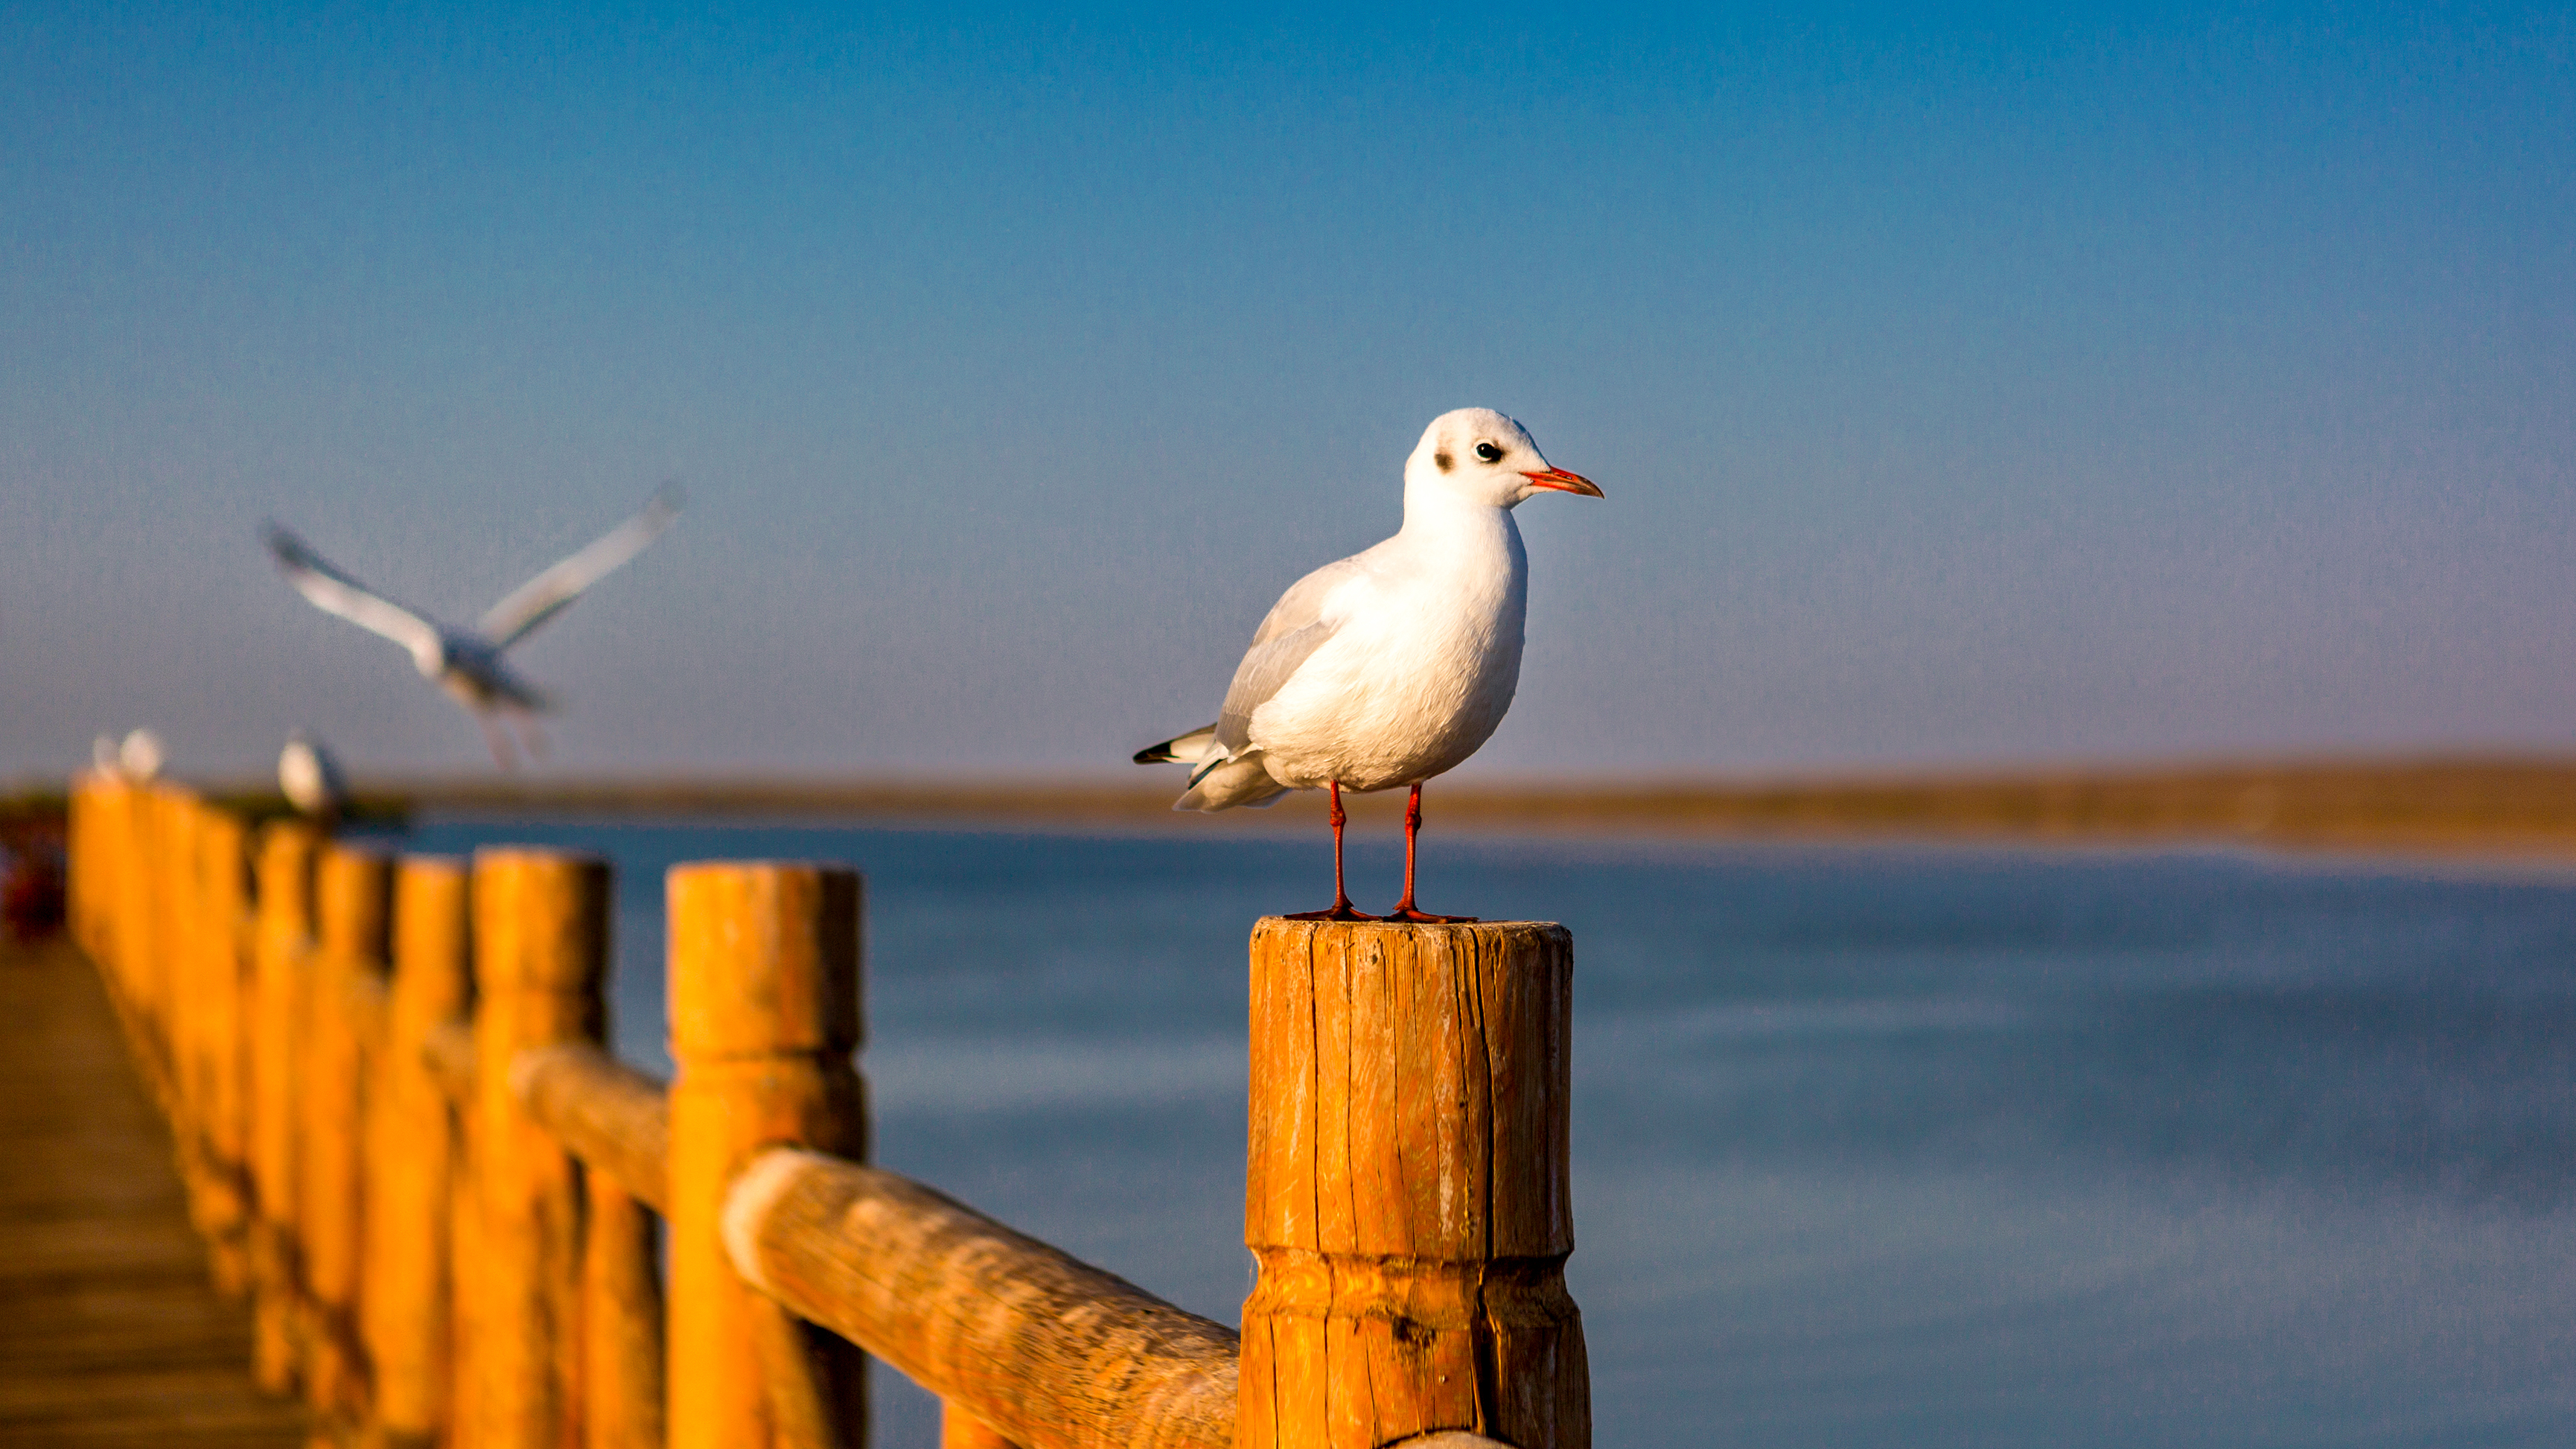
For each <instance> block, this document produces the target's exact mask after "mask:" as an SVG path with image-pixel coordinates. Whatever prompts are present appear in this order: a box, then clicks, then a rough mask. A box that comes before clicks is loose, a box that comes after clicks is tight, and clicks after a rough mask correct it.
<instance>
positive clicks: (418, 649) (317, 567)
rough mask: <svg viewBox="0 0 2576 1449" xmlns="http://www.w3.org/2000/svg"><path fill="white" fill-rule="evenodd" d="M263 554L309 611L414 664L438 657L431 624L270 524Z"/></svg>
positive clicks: (433, 626) (436, 635)
mask: <svg viewBox="0 0 2576 1449" xmlns="http://www.w3.org/2000/svg"><path fill="white" fill-rule="evenodd" d="M268 551H269V553H270V554H272V555H274V556H275V557H276V559H277V569H278V572H280V573H282V574H284V575H286V581H287V582H288V583H290V584H293V585H294V586H295V591H296V592H297V593H299V594H302V595H303V596H304V597H305V598H306V599H308V600H310V601H311V602H312V604H313V607H315V608H317V609H320V610H321V611H322V612H323V613H326V614H337V615H338V616H340V617H341V618H343V619H346V620H348V621H349V622H350V623H352V624H355V625H357V626H359V627H360V628H362V629H367V630H370V631H372V632H374V633H378V634H382V635H383V636H385V637H386V638H388V639H391V640H392V641H394V642H395V643H397V644H400V645H401V646H402V647H403V648H405V649H407V650H409V651H411V655H412V657H413V658H414V659H421V658H429V659H435V658H437V657H438V655H439V653H440V651H441V649H442V648H443V646H442V644H441V643H440V640H439V637H438V626H437V625H436V624H433V623H431V622H430V621H429V620H427V619H425V618H422V617H421V616H420V615H418V614H416V613H413V612H412V611H411V610H409V609H406V608H404V607H403V606H402V605H400V604H397V603H395V602H394V601H392V600H391V599H388V598H385V597H384V596H383V595H381V594H378V593H376V592H375V591H374V590H372V589H369V588H368V587H367V586H366V585H365V584H362V583H359V582H358V581H357V580H356V579H353V578H351V577H349V576H348V575H347V574H344V573H342V572H340V571H339V570H338V569H336V568H333V567H332V566H331V564H330V561H329V560H327V559H325V558H323V557H322V555H320V554H318V553H315V552H314V551H313V550H312V549H311V548H310V547H308V546H306V544H305V542H304V540H302V539H300V538H297V537H296V536H295V535H294V534H292V533H289V532H287V531H286V530H285V529H283V528H280V527H278V526H277V525H276V524H274V523H272V524H270V525H269V526H268Z"/></svg>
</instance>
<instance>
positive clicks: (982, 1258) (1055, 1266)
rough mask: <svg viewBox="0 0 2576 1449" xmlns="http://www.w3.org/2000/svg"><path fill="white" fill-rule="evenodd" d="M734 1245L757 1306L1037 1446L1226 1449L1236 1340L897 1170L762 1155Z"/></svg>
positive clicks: (744, 1193)
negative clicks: (766, 1305)
mask: <svg viewBox="0 0 2576 1449" xmlns="http://www.w3.org/2000/svg"><path fill="white" fill-rule="evenodd" d="M727 1236H728V1238H729V1240H730V1247H731V1251H732V1254H733V1261H734V1264H735V1265H736V1266H737V1267H738V1268H739V1269H741V1271H742V1273H743V1275H744V1277H746V1278H748V1279H749V1280H750V1281H752V1282H753V1283H755V1284H756V1285H757V1286H758V1287H759V1289H760V1291H761V1292H763V1293H766V1294H768V1295H769V1296H770V1297H772V1298H775V1299H776V1300H777V1301H778V1302H780V1303H783V1304H785V1305H786V1306H787V1307H789V1308H791V1309H793V1310H794V1311H795V1312H796V1313H798V1314H799V1315H801V1316H803V1317H805V1318H807V1319H810V1320H811V1321H813V1322H815V1323H819V1324H822V1325H823V1326H825V1327H827V1328H830V1329H832V1330H833V1331H834V1332H836V1333H839V1334H841V1335H843V1336H844V1337H847V1338H849V1339H851V1340H853V1341H854V1342H856V1343H858V1344H860V1345H861V1346H863V1347H865V1348H866V1349H867V1350H868V1351H869V1352H870V1353H872V1354H875V1355H876V1356H877V1357H879V1358H882V1359H884V1360H885V1361H886V1362H888V1363H890V1364H892V1365H894V1366H895V1367H896V1368H898V1369H901V1370H902V1371H903V1372H904V1373H905V1374H906V1375H908V1376H909V1377H910V1378H911V1379H912V1380H913V1381H914V1382H916V1383H918V1384H920V1385H921V1386H922V1387H924V1388H926V1389H928V1390H930V1391H931V1392H932V1393H934V1394H937V1395H939V1396H940V1397H941V1398H942V1399H944V1400H947V1401H948V1402H949V1403H951V1404H953V1405H955V1406H957V1407H958V1408H961V1409H963V1410H964V1411H965V1412H966V1413H968V1414H970V1415H972V1416H973V1417H975V1418H976V1419H979V1420H981V1421H983V1422H984V1423H985V1424H988V1425H990V1426H992V1427H993V1428H994V1429H996V1430H998V1431H999V1432H1000V1433H1001V1434H1002V1435H1003V1436H1004V1437H1005V1438H1006V1439H1007V1440H1009V1441H1011V1442H1014V1443H1019V1444H1024V1445H1027V1446H1030V1449H1111V1446H1135V1449H1176V1446H1183V1445H1187V1446H1197V1449H1214V1446H1222V1445H1227V1444H1231V1443H1232V1442H1234V1415H1235V1406H1234V1389H1235V1335H1234V1334H1233V1333H1232V1332H1231V1331H1230V1330H1228V1329H1227V1328H1226V1327H1225V1326H1224V1325H1222V1324H1218V1323H1212V1322H1209V1321H1208V1320H1207V1319H1204V1318H1200V1317H1198V1316H1197V1315H1195V1314H1191V1313H1185V1312H1183V1311H1181V1310H1180V1309H1178V1308H1175V1307H1173V1306H1172V1305H1171V1304H1168V1303H1165V1302H1164V1301H1162V1300H1161V1299H1159V1298H1156V1297H1155V1296H1153V1295H1152V1294H1150V1293H1147V1292H1145V1291H1144V1290H1143V1289H1141V1288H1138V1287H1136V1286H1135V1285H1134V1284H1132V1283H1129V1282H1127V1281H1126V1280H1124V1279H1121V1278H1119V1277H1116V1276H1115V1275H1113V1274H1110V1273H1106V1272H1103V1271H1102V1270H1100V1269H1098V1268H1095V1267H1092V1266H1091V1265H1090V1264H1088V1263H1084V1262H1082V1261H1080V1260H1078V1259H1076V1258H1074V1257H1072V1256H1070V1255H1069V1254H1067V1253H1065V1252H1063V1251H1061V1250H1060V1249H1057V1248H1053V1247H1050V1246H1048V1245H1047V1244H1045V1243H1041V1242H1039V1241H1037V1240H1036V1239H1034V1238H1030V1237H1028V1236H1026V1235H1024V1234H1021V1233H1018V1232H1014V1231H1012V1230H1011V1229H1009V1228H1006V1227H1004V1226H1002V1225H1001V1224H1000V1223H997V1222H994V1221H993V1220H992V1219H990V1218H987V1217H985V1216H984V1215H983V1214H981V1213H978V1212H976V1211H975V1210H974V1209H973V1208H970V1207H967V1206H966V1205H964V1204H962V1203H959V1202H957V1201H955V1200H954V1199H952V1198H949V1197H947V1196H945V1195H943V1194H941V1193H939V1192H936V1191H934V1190H932V1189H930V1188H927V1187H924V1186H922V1185H921V1184H920V1183H917V1182H913V1181H911V1180H910V1179H908V1178H905V1177H902V1176H899V1175H897V1174H895V1173H891V1172H883V1171H880V1170H878V1169H875V1168H871V1167H863V1166H860V1165H858V1164H856V1163H850V1162H842V1161H838V1160H836V1159H834V1158H830V1157H825V1156H822V1155H821V1154H818V1153H811V1152H801V1151H794V1150H788V1149H775V1150H772V1151H769V1152H766V1153H763V1154H762V1155H761V1156H760V1157H759V1158H758V1159H757V1160H756V1161H755V1163H754V1164H753V1166H752V1167H751V1168H750V1170H749V1171H747V1172H746V1173H745V1174H744V1176H743V1177H742V1179H741V1180H740V1181H739V1182H738V1183H737V1185H736V1187H735V1189H734V1194H733V1200H732V1203H731V1208H730V1213H729V1222H728V1227H727Z"/></svg>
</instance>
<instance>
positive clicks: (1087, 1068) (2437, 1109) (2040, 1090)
mask: <svg viewBox="0 0 2576 1449" xmlns="http://www.w3.org/2000/svg"><path fill="white" fill-rule="evenodd" d="M500 842H513V843H526V844H543V845H558V846H568V847H578V848H582V849H588V850H594V851H598V852H601V853H603V854H605V855H607V856H609V857H611V858H612V859H613V860H614V861H615V862H616V864H617V867H618V879H619V887H620V898H619V904H618V912H617V931H618V940H617V947H616V950H617V968H616V976H615V980H614V992H615V1002H616V1019H615V1022H614V1027H613V1029H614V1033H615V1038H616V1043H617V1047H618V1050H619V1052H620V1054H621V1055H623V1056H626V1057H627V1058H629V1059H630V1060H633V1061H635V1062H637V1063H639V1064H641V1065H645V1066H648V1067H651V1068H653V1069H655V1070H657V1071H667V1070H668V1058H667V1056H666V1054H665V1052H664V1048H663V1044H662V1039H661V1038H662V1014H661V999H662V974H661V973H662V963H661V937H662V923H661V888H660V877H661V873H662V872H663V870H664V869H666V868H667V867H668V866H670V865H672V864H673V863H675V862H679V861H683V860H697V859H712V858H734V859H743V858H756V857H784V858H810V859H830V860H840V861H846V862H849V863H851V864H854V865H857V866H858V867H860V868H861V869H862V870H863V871H864V872H865V873H866V875H867V878H868V907H867V910H868V988H867V990H868V996H867V1010H868V1019H869V1033H870V1034H869V1042H868V1045H867V1048H866V1050H865V1053H864V1056H863V1058H862V1065H863V1066H864V1068H865V1069H866V1071H867V1074H868V1077H869V1079H870V1082H871V1084H872V1086H873V1089H874V1092H875V1107H876V1117H877V1120H876V1126H877V1134H878V1135H877V1143H878V1152H877V1156H878V1160H879V1161H881V1162H882V1163H884V1164H885V1165H887V1166H889V1167H892V1168H895V1169H897V1170H900V1171H902V1172H905V1173H908V1174H910V1175H912V1176H914V1177H917V1178H920V1179H922V1180H925V1181H927V1182H930V1183H932V1184H934V1185H936V1186H938V1187H940V1188H942V1189H944V1190H946V1191H948V1192H950V1193H952V1194H954V1195H956V1196H958V1197H961V1198H963V1199H964V1200H966V1201H968V1202H970V1203H973V1204H974V1205H975V1206H977V1207H978V1208H981V1209H983V1210H984V1211H986V1212H988V1213H990V1214H992V1215H993V1216H995V1217H997V1218H1000V1219H1001V1220H1003V1221H1005V1222H1007V1223H1010V1224H1012V1225H1013V1226H1015V1227H1018V1228H1021V1229H1023V1230H1025V1231H1028V1232H1031V1233H1034V1234H1036V1235H1037V1236H1039V1237H1042V1238H1045V1239H1047V1240H1048V1241H1051V1242H1053V1243H1056V1244H1058V1245H1059V1246H1061V1247H1064V1248H1066V1249H1067V1250H1069V1251H1071V1252H1073V1253H1075V1254H1077V1255H1079V1256H1081V1257H1083V1258H1086V1259H1089V1260H1090V1261H1092V1262H1094V1263H1098V1264H1100V1265H1102V1266H1104V1267H1107V1268H1109V1269H1111V1270H1113V1271H1115V1272H1118V1273H1120V1274H1122V1275H1124V1276H1126V1277H1127V1278H1129V1279H1131V1280H1133V1281H1135V1282H1137V1283H1139V1284H1142V1285H1144V1286H1145V1287H1147V1288H1149V1289H1152V1290H1153V1291H1155V1292H1157V1293H1160V1294H1162V1295H1164V1296H1165V1297H1168V1298H1170V1299H1171V1300H1172V1301H1174V1302H1176V1303H1179V1304H1180V1305H1182V1306H1183V1307H1185V1308H1189V1309H1191V1310H1193V1311H1195V1312H1199V1313H1203V1314H1206V1315H1207V1316H1209V1317H1211V1318H1216V1319H1220V1320H1223V1321H1226V1322H1228V1323H1232V1322H1235V1321H1237V1311H1238V1308H1239V1305H1240V1304H1241V1301H1242V1299H1243V1296H1244V1293H1245V1292H1246V1290H1247V1288H1248V1287H1249V1263H1250V1259H1249V1257H1248V1256H1247V1255H1246V1254H1245V1253H1244V1251H1243V1248H1242V1246H1241V1242H1242V1217H1241V1213H1242V1188H1243V1120H1242V1118H1243V1061H1244V1040H1243V1033H1244V1013H1245V1006H1244V942H1245V937H1246V935H1247V933H1248V931H1249V929H1250V927H1251V924H1252V922H1253V920H1254V919H1255V918H1256V917H1258V916H1260V915H1262V914H1265V913H1269V912H1275V911H1280V910H1295V909H1312V908H1314V907H1316V906H1319V905H1322V904H1324V903H1325V902H1326V900H1327V898H1328V896H1329V887H1330V884H1331V876H1330V856H1329V847H1328V845H1327V843H1326V842H1325V841H1324V840H1323V839H1322V838H1321V832H1318V838H1317V839H1315V840H1312V841H1307V840H1302V839H1290V838H1282V837H1278V836H1267V835H1265V836H1246V835H1243V834H1240V833H1236V832H1233V831H1229V830H1225V829H1222V828H1213V829H1209V830H1206V831H1204V832H1194V833H1177V832H1176V833H1171V834H1151V835H1143V834H1140V835H1133V836H1077V835H1065V834H1025V833H1002V832H970V831H957V830H890V829H848V828H833V827H804V826H778V825H742V826H733V825H710V824H706V823H690V824H685V825H667V826H663V825H614V826H604V825H597V824H561V823H509V824H495V823H489V822H469V821H452V822H431V823H427V824H424V825H423V826H422V827H421V828H419V829H418V830H416V831H415V832H414V834H413V836H412V838H411V842H410V846H411V848H415V849H423V850H434V851H462V850H465V849H468V848H470V847H472V846H474V845H477V844H485V843H500ZM1425 853H1426V863H1425V873H1424V887H1423V899H1424V901H1425V904H1426V905H1428V906H1429V908H1431V909H1434V910H1448V911H1457V912H1465V913H1471V914H1478V915H1484V916H1489V917H1497V918H1501V917H1522V918H1532V919H1549V920H1558V921H1563V922H1565V923H1566V924H1567V925H1568V926H1570V927H1571V928H1572V929H1573V931H1574V936H1575V953H1576V955H1575V961H1576V965H1575V1011H1576V1017H1575V1020H1576V1028H1575V1068H1574V1070H1575V1098H1574V1211H1575V1232H1576V1238H1577V1242H1578V1247H1577V1249H1576V1252H1575V1254H1574V1258H1573V1261H1572V1263H1571V1264H1570V1265H1569V1267H1568V1271H1567V1280H1568V1283H1569V1285H1570V1287H1571V1288H1572V1290H1573V1293H1574V1296H1575V1298H1576V1301H1577V1302H1578V1303H1580V1304H1581V1306H1582V1309H1583V1315H1584V1327H1585V1332H1586V1335H1587V1338H1588V1340H1589V1344H1590V1349H1591V1359H1592V1370H1593V1402H1594V1413H1595V1417H1596V1421H1597V1424H1598V1435H1597V1442H1598V1443H1600V1444H1601V1445H1603V1446H1626V1445H1635V1446H1665V1445H1673V1446H1682V1445H1703V1444H1706V1445H1739V1444H1740V1445H1748V1446H1838V1449H1850V1446H1875V1445H1887V1446H1905V1449H1930V1446H1950V1445H1959V1446H1968V1445H1975V1446H2018V1445H2029V1446H2043V1445H2044V1446H2066V1445H2085V1446H2132V1445H2134V1446H2149V1445H2194V1446H2221V1445H2302V1446H2315V1445H2373V1446H2379V1445H2427V1446H2434V1445H2439V1446H2477V1445H2533V1446H2540V1445H2547V1446H2553V1449H2564V1446H2566V1445H2570V1444H2576V1330H2572V1329H2571V1324H2576V885H2571V884H2569V883H2565V882H2557V881H2549V880H2519V881H2516V880H2491V881H2479V880H2474V879H2466V878H2449V879H2446V878H2437V877H2431V876H2426V875H2422V874H2413V873H2409V872H2408V871H2407V870H2405V869H2403V868H2400V867H2396V866H2374V865H2370V864H2367V863H2363V864H2350V863H2345V864H2332V865H2320V864H2317V863H2313V862H2292V861H2280V860H2269V859H2263V858H2255V857H2235V856H2225V855H2176V854H2164V855H2150V854H2133V855H2113V854H2087V855H2057V854H2039V853H2008V852H1986V851H1967V850H1900V849H1886V850H1879V849H1852V848H1805V847H1743V846H1726V847H1702V846H1695V845H1670V844H1661V845H1658V844H1633V843H1617V842H1603V841H1590V840H1533V841H1502V840H1490V839H1489V840H1472V841H1471V840H1461V839H1457V838H1454V837H1452V838H1443V837H1438V836H1434V837H1432V838H1430V840H1429V841H1428V842H1427V844H1426V847H1425ZM1352 866H1353V872H1354V879H1355V881H1356V882H1357V883H1359V884H1360V885H1361V886H1362V889H1361V890H1360V891H1359V892H1358V894H1359V896H1360V900H1361V903H1362V905H1363V906H1375V907H1379V908H1383V906H1384V905H1385V904H1386V901H1387V899H1388V898H1391V896H1392V895H1393V888H1394V885H1395V883H1396V881H1397V878H1398V873H1399V871H1400V854H1399V848H1398V847H1397V846H1396V845H1395V844H1393V843H1392V842H1379V841H1368V842H1363V843H1357V844H1355V845H1354V848H1353V851H1352ZM877 1384H878V1392H877V1406H878V1407H877V1437H876V1442H877V1443H878V1445H880V1446H882V1449H913V1446H928V1445H931V1444H934V1443H935V1442H936V1438H937V1434H936V1417H935V1415H936V1410H935V1407H934V1406H933V1405H932V1403H931V1401H930V1400H929V1399H928V1398H927V1397H926V1396H924V1395H922V1394H921V1393H919V1392H918V1391H917V1390H914V1389H912V1388H910V1387H909V1386H908V1385H905V1384H903V1383H902V1382H901V1381H900V1380H899V1378H898V1376H896V1375H894V1374H892V1373H890V1372H886V1371H884V1370H879V1371H878V1374H877Z"/></svg>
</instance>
